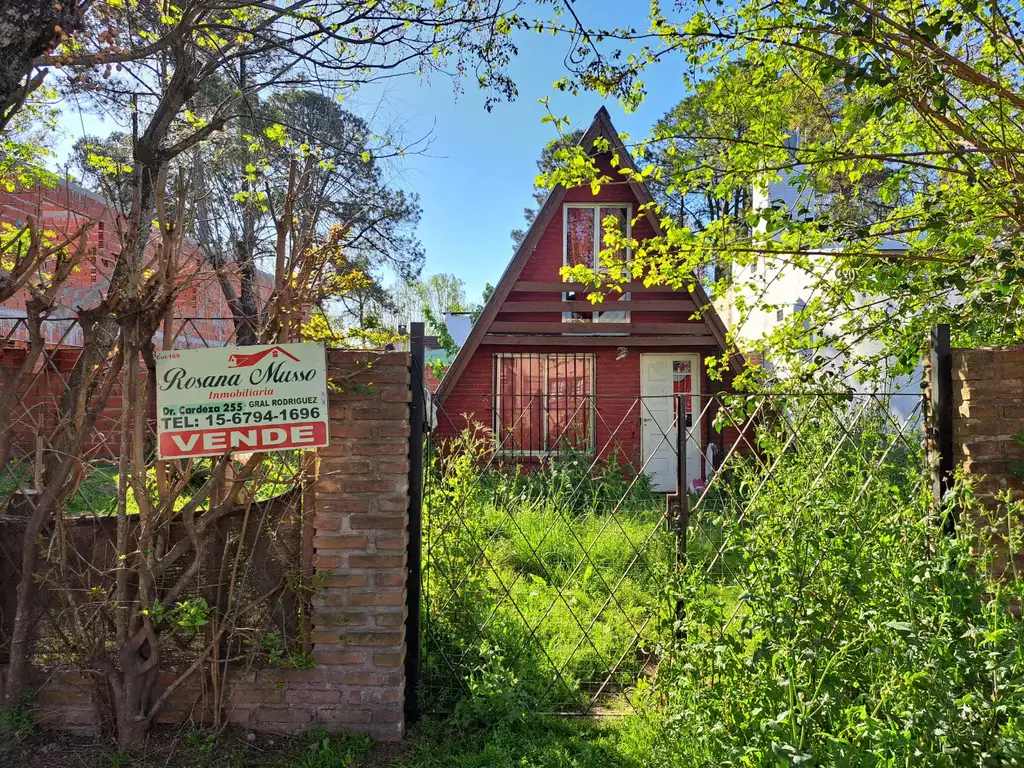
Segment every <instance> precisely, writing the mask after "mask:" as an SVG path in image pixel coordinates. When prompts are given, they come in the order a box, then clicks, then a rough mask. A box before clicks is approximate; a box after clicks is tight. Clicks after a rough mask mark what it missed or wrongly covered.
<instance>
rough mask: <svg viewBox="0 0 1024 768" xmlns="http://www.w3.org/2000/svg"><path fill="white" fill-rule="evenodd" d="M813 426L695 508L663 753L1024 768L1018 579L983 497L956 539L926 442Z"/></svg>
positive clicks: (699, 762)
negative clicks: (1023, 764)
mask: <svg viewBox="0 0 1024 768" xmlns="http://www.w3.org/2000/svg"><path fill="white" fill-rule="evenodd" d="M797 429H798V432H797V435H796V438H797V439H796V440H790V439H789V438H790V437H791V436H792V433H791V432H782V431H781V430H778V431H773V430H771V429H769V428H767V427H765V428H763V429H762V432H761V435H760V446H761V448H762V451H763V454H762V455H760V456H757V457H746V458H744V459H742V460H738V461H737V462H736V463H735V466H734V467H733V469H732V472H731V475H730V476H729V479H728V482H727V483H726V484H725V485H723V488H722V489H721V491H720V493H719V495H718V497H717V498H716V499H715V502H716V503H715V504H711V505H709V507H708V511H707V513H706V514H705V513H704V510H703V509H702V508H701V507H698V509H697V510H696V511H695V516H694V520H693V525H692V527H691V530H690V536H691V547H690V548H689V552H688V554H689V557H690V560H689V562H688V567H687V568H686V569H685V570H684V572H683V573H682V574H680V575H679V576H678V578H677V582H676V592H677V597H678V598H679V599H680V600H681V604H682V605H683V607H684V613H683V615H682V617H681V618H680V620H679V622H678V624H677V625H676V627H675V630H676V635H677V642H676V644H675V645H674V647H673V648H672V651H671V653H670V654H669V657H668V658H667V659H666V660H665V661H664V662H663V664H662V666H661V668H660V670H659V685H660V689H661V691H662V693H663V695H664V696H665V697H666V701H667V708H668V715H667V725H668V734H667V736H666V738H665V739H664V740H663V742H662V743H661V746H660V752H661V754H660V758H661V760H662V761H663V762H664V763H665V764H675V765H687V766H716V767H717V766H782V765H808V766H897V765H899V766H911V765H913V766H917V765H921V766H982V765H1016V764H1019V762H1020V761H1022V760H1024V741H1022V736H1024V733H1022V724H1024V719H1022V715H1024V687H1022V684H1021V683H1022V680H1024V656H1022V654H1024V646H1022V644H1021V641H1022V640H1024V627H1022V623H1021V621H1020V620H1019V619H1018V618H1016V616H1015V615H1014V610H1011V608H1016V609H1019V606H1020V604H1021V603H1020V600H1021V587H1020V586H1019V585H1018V584H1017V582H1016V581H1015V580H997V579H995V578H993V577H992V576H991V574H992V573H993V557H994V556H995V550H994V549H992V548H990V547H988V546H987V542H988V541H989V539H990V537H989V536H988V535H987V534H986V535H982V536H980V537H979V536H978V535H975V534H976V533H977V531H974V530H972V529H971V526H970V524H969V522H968V521H970V520H972V519H976V518H975V516H974V515H973V514H972V513H973V511H975V510H976V508H977V502H976V501H975V500H974V499H973V498H972V496H971V494H970V491H969V489H968V488H965V487H962V488H961V489H960V493H959V496H958V501H959V503H960V504H961V505H962V506H963V507H964V508H965V511H964V513H963V515H962V520H963V521H964V522H963V523H962V524H961V529H960V536H959V538H957V539H951V538H948V537H945V536H944V535H943V534H942V526H941V525H940V524H939V523H940V521H938V520H936V518H935V515H934V513H933V511H932V509H931V503H930V499H929V493H928V485H927V482H923V478H922V477H921V474H920V472H921V466H922V462H921V460H920V456H919V455H918V452H917V449H916V447H915V446H913V445H908V444H907V443H905V442H904V441H902V440H901V439H900V438H899V437H898V436H896V435H894V434H893V433H892V431H891V430H889V429H887V428H886V425H885V422H884V421H882V420H870V419H869V420H867V421H866V422H859V423H853V424H851V423H850V422H849V421H847V420H846V419H845V416H844V414H842V413H839V414H837V416H836V418H834V419H824V418H816V419H808V420H804V421H802V422H800V426H798V427H797ZM895 449H898V451H897V450H895ZM737 511H738V512H737ZM1022 512H1024V510H1022V507H1021V506H1020V504H1016V505H1014V504H1009V503H1008V502H1007V503H1006V506H1005V507H1004V509H1003V510H1002V513H1001V515H1000V516H999V519H1000V520H1001V521H1002V524H1003V525H1004V527H1005V526H1006V524H1007V521H1008V520H1009V521H1011V522H1010V525H1009V528H1010V530H1017V531H1019V530H1020V523H1021V522H1022V521H1024V514H1022ZM1003 533H1004V535H1005V534H1006V531H1005V530H1004V531H1003ZM972 542H973V546H972ZM1014 546H1015V547H1018V546H1019V544H1018V545H1014Z"/></svg>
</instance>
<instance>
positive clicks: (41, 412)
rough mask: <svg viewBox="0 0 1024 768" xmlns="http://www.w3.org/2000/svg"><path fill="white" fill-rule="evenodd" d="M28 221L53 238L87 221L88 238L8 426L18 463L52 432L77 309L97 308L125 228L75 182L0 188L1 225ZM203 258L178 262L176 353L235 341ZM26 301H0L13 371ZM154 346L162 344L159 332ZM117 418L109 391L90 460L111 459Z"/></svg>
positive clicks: (21, 354) (4, 345)
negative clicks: (37, 225)
mask: <svg viewBox="0 0 1024 768" xmlns="http://www.w3.org/2000/svg"><path fill="white" fill-rule="evenodd" d="M30 216H32V217H35V219H36V221H38V222H39V223H40V224H41V226H42V227H43V229H44V230H46V231H49V232H50V233H52V237H53V239H54V240H55V241H56V240H57V239H58V238H66V237H69V236H72V235H74V234H75V233H77V232H78V231H79V230H80V229H81V228H82V226H83V225H84V224H86V223H91V227H90V228H89V230H88V234H87V235H86V237H87V240H86V243H85V258H84V261H83V263H82V264H81V265H80V266H79V268H78V269H76V271H75V272H73V273H72V275H71V277H70V279H68V280H67V281H66V282H65V283H64V284H63V285H62V286H61V287H60V289H59V291H58V293H57V298H56V306H55V307H54V309H53V311H52V312H51V313H50V315H49V316H48V317H47V319H46V320H45V321H44V322H43V325H42V331H43V336H44V340H45V342H46V350H45V353H44V354H43V355H41V356H40V357H39V358H38V359H37V361H36V363H35V369H34V371H33V376H32V379H31V382H30V384H29V386H28V387H27V390H26V391H25V392H22V393H19V401H18V403H19V405H18V408H19V411H18V418H16V419H15V421H14V423H13V424H10V425H7V426H6V428H8V429H10V430H12V431H13V432H14V434H15V438H14V441H13V450H14V453H15V456H16V458H18V459H26V458H30V457H32V456H33V454H34V452H35V449H36V439H37V436H44V437H45V436H46V435H49V434H51V433H52V431H53V429H54V427H55V425H56V423H57V416H58V413H59V407H58V403H59V402H60V399H61V397H62V396H63V395H64V392H65V391H66V389H67V381H68V377H69V375H70V374H71V371H72V370H73V369H74V367H75V364H76V362H77V361H78V358H79V355H80V354H81V346H82V343H83V339H82V331H81V328H80V327H79V325H78V322H77V317H78V312H79V310H80V309H88V308H91V307H95V306H97V305H98V304H99V302H100V301H101V299H102V297H103V295H104V293H105V292H106V290H107V287H108V285H109V282H110V274H111V272H112V270H113V265H114V260H115V258H116V256H117V253H118V251H119V250H120V247H121V241H120V233H121V231H122V230H123V224H124V220H123V217H120V216H119V215H118V214H117V213H116V211H115V210H114V209H113V208H112V207H111V205H110V204H109V203H108V202H107V201H106V200H104V199H103V198H102V197H100V196H98V195H95V194H93V193H92V192H89V191H88V190H87V189H85V188H84V187H81V186H79V185H78V184H75V183H73V182H62V183H60V184H58V185H57V186H56V187H53V188H45V187H40V188H34V189H31V190H17V191H14V192H9V191H5V190H3V189H2V188H0V222H4V223H6V224H10V225H12V226H15V227H22V226H24V225H25V223H26V222H27V221H28V218H29V217H30ZM154 236H156V233H155V232H154ZM76 244H77V243H73V244H72V247H74V245H76ZM201 256H202V254H201V253H200V251H199V247H198V246H197V245H196V244H195V243H186V244H185V246H184V248H183V253H182V254H181V255H180V257H179V259H180V263H179V265H178V267H179V268H178V270H177V279H178V280H179V281H180V285H181V289H182V290H181V293H180V295H179V297H178V300H177V304H176V307H175V312H174V330H173V332H174V341H173V346H174V347H175V348H183V347H203V346H218V345H223V344H228V343H231V341H232V339H233V337H234V323H233V322H232V320H231V312H230V309H229V308H228V305H227V302H226V301H225V300H224V296H223V293H222V291H221V287H220V284H219V282H218V280H217V277H216V275H215V274H214V272H213V271H212V270H211V269H210V267H209V265H208V264H207V263H206V261H205V260H204V259H203V258H201ZM236 285H237V282H236ZM272 286H273V281H272V279H271V278H270V277H269V276H267V277H266V279H265V280H264V283H263V293H264V298H266V297H269V295H270V291H271V289H272ZM27 298H28V296H27V292H25V291H21V292H19V293H18V294H15V295H14V296H13V297H12V298H11V299H9V300H8V301H6V302H3V303H0V362H3V363H4V364H5V365H7V366H8V367H10V368H12V369H17V368H18V367H19V366H20V365H22V364H23V363H24V361H25V358H26V350H27V342H28V340H29V335H28V329H27V326H26V323H25V318H26V310H25V301H26V299H27ZM155 342H156V344H157V345H161V344H162V342H163V332H162V330H161V331H159V332H158V333H157V335H156V338H155ZM121 413H122V409H121V393H120V390H119V388H117V387H115V390H114V392H113V393H112V395H111V397H110V398H109V400H108V401H107V403H106V407H105V408H104V409H103V411H102V412H101V413H100V414H99V416H98V418H97V421H96V426H95V429H94V433H93V434H92V435H91V436H90V439H89V443H88V451H89V454H90V457H91V458H96V459H100V460H113V459H116V457H117V455H118V446H119V419H120V416H121Z"/></svg>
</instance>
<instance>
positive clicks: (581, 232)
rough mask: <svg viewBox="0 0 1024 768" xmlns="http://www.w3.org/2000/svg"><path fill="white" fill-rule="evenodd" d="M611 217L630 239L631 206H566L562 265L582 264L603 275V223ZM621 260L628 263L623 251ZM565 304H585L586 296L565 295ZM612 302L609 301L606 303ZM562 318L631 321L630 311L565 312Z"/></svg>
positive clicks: (620, 254)
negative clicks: (582, 302)
mask: <svg viewBox="0 0 1024 768" xmlns="http://www.w3.org/2000/svg"><path fill="white" fill-rule="evenodd" d="M609 216H612V217H614V218H615V219H616V220H617V221H618V226H619V232H620V233H621V234H623V235H624V236H626V237H629V236H630V219H631V218H632V216H631V208H630V206H628V205H591V204H588V203H567V204H566V205H565V207H564V208H563V227H562V229H563V231H564V232H565V237H564V240H563V243H562V264H563V266H567V267H573V266H578V265H582V266H585V267H589V268H590V269H592V270H594V271H596V272H600V271H601V269H602V265H601V261H600V254H601V251H602V250H604V243H603V240H604V224H603V222H604V220H605V219H607V218H608V217H609ZM617 256H618V258H621V259H622V260H625V259H626V258H627V254H626V252H625V251H620V252H619V253H618V254H617ZM628 297H629V294H620V296H619V298H621V299H628ZM563 298H564V299H565V300H566V301H586V298H587V294H586V293H584V292H580V293H571V292H570V293H566V294H565V295H564V297H563ZM609 301H610V298H609V299H606V300H605V302H604V304H607V303H608V302H609ZM562 319H563V320H565V321H568V322H580V321H584V322H586V321H595V322H605V323H625V322H628V321H629V313H628V312H614V311H612V312H609V311H595V312H588V311H585V310H579V309H574V311H571V312H563V313H562Z"/></svg>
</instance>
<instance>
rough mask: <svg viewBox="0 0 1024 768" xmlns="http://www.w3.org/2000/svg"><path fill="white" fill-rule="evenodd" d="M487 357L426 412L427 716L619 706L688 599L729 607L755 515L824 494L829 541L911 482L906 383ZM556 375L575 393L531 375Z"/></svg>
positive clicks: (803, 508) (918, 465)
mask: <svg viewBox="0 0 1024 768" xmlns="http://www.w3.org/2000/svg"><path fill="white" fill-rule="evenodd" d="M551 365H554V368H552V367H550V366H551ZM498 366H499V367H498V376H497V377H496V380H497V387H496V389H497V391H496V392H495V393H494V394H492V395H487V396H480V397H478V398H475V399H472V398H465V397H464V398H460V399H459V400H458V401H456V402H449V403H443V404H442V405H441V406H439V407H437V409H436V416H435V422H436V426H435V428H434V431H433V433H432V435H431V436H430V438H429V440H428V448H427V457H426V462H425V469H424V494H423V499H424V502H423V555H424V561H423V575H422V591H423V613H422V639H421V642H422V700H423V701H424V702H427V707H428V708H433V709H435V710H438V711H451V710H453V709H457V708H458V707H459V706H460V702H463V701H476V702H478V703H481V705H484V706H486V705H487V703H488V702H491V703H494V704H495V705H500V706H503V707H504V706H512V707H514V708H516V709H519V710H522V711H529V712H536V713H544V712H547V713H552V712H556V713H565V714H589V713H603V714H610V713H621V712H628V711H631V710H632V709H633V708H635V707H637V706H638V705H639V702H640V701H641V700H642V699H643V697H644V696H645V695H646V692H647V691H648V690H650V688H651V684H652V683H653V682H654V681H655V680H656V679H657V677H658V675H659V668H660V665H661V662H662V660H663V659H664V657H665V654H666V652H667V651H666V649H667V648H669V647H670V646H672V645H673V644H674V643H676V642H678V635H679V632H680V626H681V625H680V617H681V616H682V615H685V612H686V611H687V610H688V609H693V608H694V607H695V605H696V601H698V600H706V598H708V596H709V595H710V594H711V593H714V594H715V595H716V596H717V597H716V599H718V598H720V601H721V602H722V604H723V605H725V606H727V607H728V608H729V609H730V610H731V611H733V612H734V614H735V616H733V617H732V618H731V619H730V621H733V620H736V618H737V617H740V616H742V614H743V611H744V604H745V600H746V599H747V597H746V596H745V588H746V586H747V583H748V578H747V577H748V575H749V573H750V569H751V568H756V567H757V564H756V563H752V562H751V561H750V559H749V556H750V554H751V551H750V539H749V536H750V535H751V531H753V530H755V529H756V526H754V527H751V525H750V523H751V521H752V520H755V519H758V518H759V516H761V515H762V513H763V512H764V510H766V509H773V510H776V511H777V510H779V509H781V507H780V504H781V503H782V502H783V501H785V503H786V504H787V505H789V506H787V507H786V509H787V510H788V511H787V515H788V517H787V523H786V524H787V525H791V526H800V525H814V524H816V523H815V522H814V521H815V520H817V519H820V512H821V507H822V505H823V504H826V503H828V504H831V509H832V510H833V512H834V516H835V518H836V519H835V521H834V524H835V525H836V526H837V527H836V535H837V536H841V535H843V534H844V531H845V529H844V528H843V526H842V525H841V524H840V522H841V521H842V519H843V515H842V509H843V507H844V505H847V506H849V505H863V504H871V503H874V502H875V501H877V499H878V498H879V497H880V496H885V497H886V498H888V499H889V500H890V501H891V499H892V497H893V496H894V495H896V496H901V495H902V496H905V497H906V499H907V503H911V499H914V498H916V496H915V494H916V493H917V491H919V490H920V488H921V478H922V469H923V462H922V455H921V434H920V432H921V404H920V397H919V396H911V395H882V394H845V393H844V394H832V393H798V394H758V395H749V396H747V395H732V394H724V393H715V394H705V395H701V394H700V393H698V392H695V391H690V389H689V388H687V387H685V383H684V384H683V386H678V387H675V391H674V392H673V393H672V394H668V395H664V396H660V397H626V396H622V397H614V396H598V395H596V394H594V393H593V390H592V379H591V378H590V377H589V376H588V368H587V367H586V366H587V363H586V362H583V363H582V367H581V363H580V361H579V360H578V359H571V360H570V359H567V360H565V361H555V362H554V363H551V364H549V363H548V362H546V361H540V362H539V363H536V364H535V363H534V362H532V361H531V362H530V363H529V364H528V365H524V364H523V363H520V362H518V361H516V362H514V363H503V362H502V361H499V363H498ZM566 370H568V371H569V373H571V374H572V376H571V378H572V379H574V380H575V381H576V382H577V386H576V387H575V388H574V389H569V390H568V391H567V390H566V388H564V387H563V388H561V389H558V388H553V387H551V386H548V385H546V384H545V381H550V379H551V378H553V377H555V376H556V374H557V375H559V376H561V375H562V374H564V373H565V372H566ZM590 370H592V369H590ZM591 375H592V374H591ZM683 378H684V377H683V376H678V377H677V380H682V379H683ZM542 393H543V394H542ZM680 456H681V457H682V461H680V460H679V457H680ZM680 484H681V487H682V488H683V489H684V491H683V493H682V494H679V493H677V489H678V488H679V487H680ZM852 519H853V517H852V516H851V520H852ZM693 574H700V578H699V579H690V576H692V575H693ZM688 579H689V581H687V580H688ZM761 597H764V596H761ZM765 599H767V598H765ZM723 610H724V609H723ZM718 630H722V628H721V627H718Z"/></svg>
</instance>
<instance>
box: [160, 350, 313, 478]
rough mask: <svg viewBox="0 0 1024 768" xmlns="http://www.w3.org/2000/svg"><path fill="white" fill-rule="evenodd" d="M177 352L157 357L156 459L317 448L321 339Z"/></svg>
mask: <svg viewBox="0 0 1024 768" xmlns="http://www.w3.org/2000/svg"><path fill="white" fill-rule="evenodd" d="M244 350H245V351H244V352H243V351H240V350H239V348H238V347H225V348H220V349H183V350H175V351H172V352H160V353H158V354H157V356H156V387H157V390H156V392H157V454H158V455H159V457H160V458H161V459H181V458H191V457H199V456H221V455H224V454H227V453H254V452H262V451H284V450H293V449H296V448H321V447H323V446H325V445H327V444H328V436H327V407H326V404H327V370H326V358H325V352H324V346H323V344H280V345H273V346H266V347H245V348H244Z"/></svg>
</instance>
